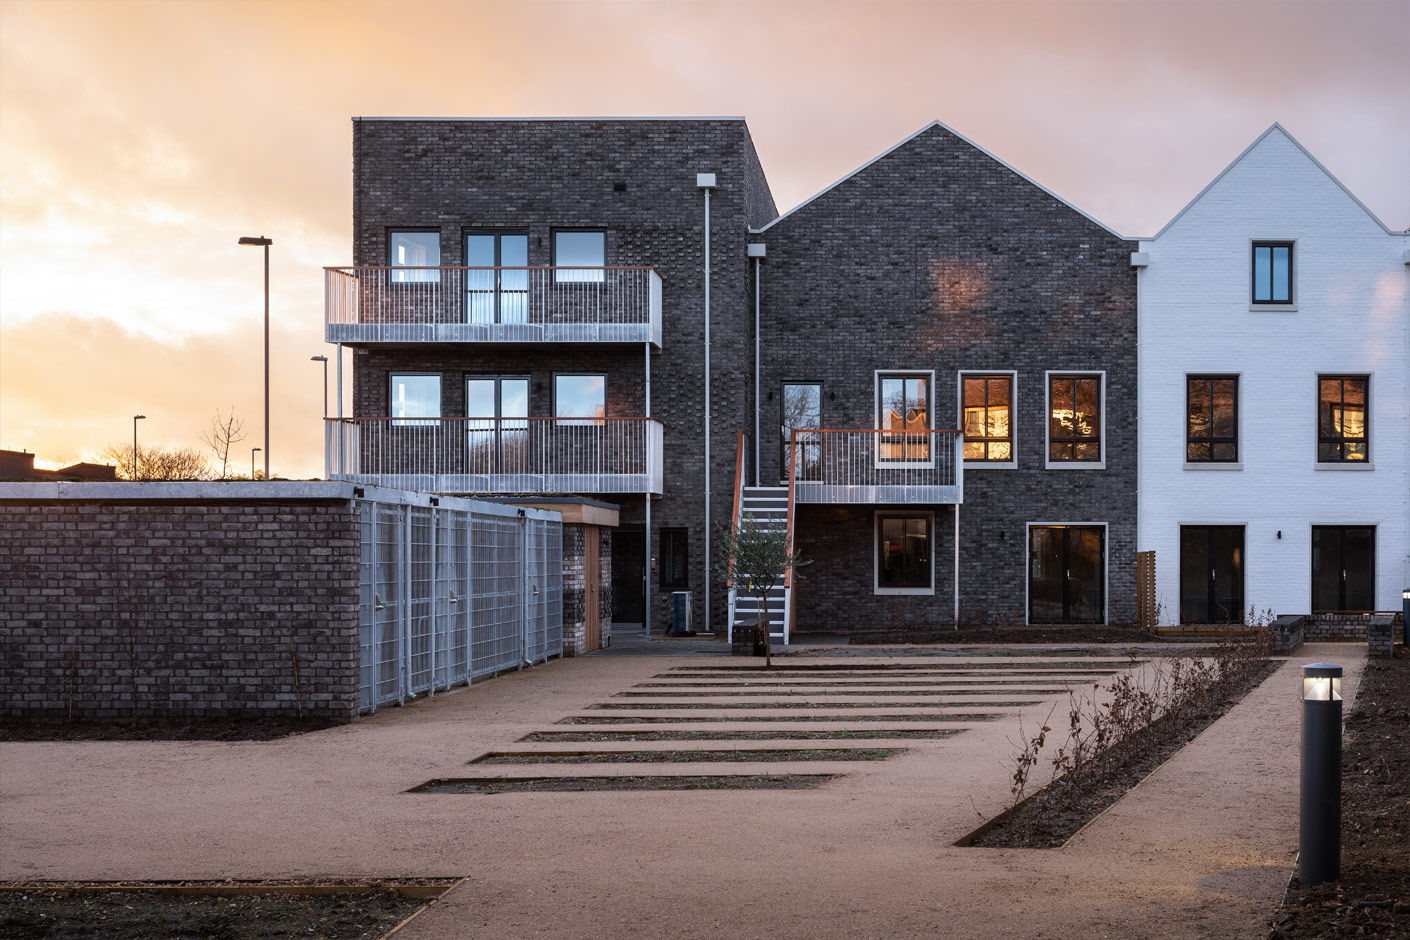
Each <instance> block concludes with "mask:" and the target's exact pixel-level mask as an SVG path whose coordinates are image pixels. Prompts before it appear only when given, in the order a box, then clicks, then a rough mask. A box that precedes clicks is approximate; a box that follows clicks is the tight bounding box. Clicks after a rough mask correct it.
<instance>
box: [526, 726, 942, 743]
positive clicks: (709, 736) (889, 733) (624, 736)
mask: <svg viewBox="0 0 1410 940" xmlns="http://www.w3.org/2000/svg"><path fill="white" fill-rule="evenodd" d="M964 731H965V729H963V728H874V729H873V728H869V729H866V730H861V729H856V728H838V729H836V730H818V731H738V730H736V731H534V732H532V733H530V734H526V735H524V736H523V737H522V738H520V739H519V741H520V742H521V743H529V742H540V743H563V744H589V743H593V742H601V743H617V742H625V741H852V740H859V741H871V740H888V739H890V740H897V741H915V740H935V739H939V738H952V737H954V736H955V735H957V734H964Z"/></svg>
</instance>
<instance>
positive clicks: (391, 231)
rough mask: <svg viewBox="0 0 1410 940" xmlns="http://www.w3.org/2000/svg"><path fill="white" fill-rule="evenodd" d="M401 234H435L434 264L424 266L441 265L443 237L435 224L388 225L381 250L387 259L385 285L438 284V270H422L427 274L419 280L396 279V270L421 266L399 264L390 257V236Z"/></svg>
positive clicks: (396, 286) (439, 277)
mask: <svg viewBox="0 0 1410 940" xmlns="http://www.w3.org/2000/svg"><path fill="white" fill-rule="evenodd" d="M403 234H421V235H432V234H433V235H435V236H436V264H435V265H426V267H436V268H440V267H442V264H441V262H442V261H443V260H444V259H445V250H444V248H445V246H444V245H443V244H442V242H443V241H444V240H445V239H444V238H443V237H442V234H443V233H442V232H441V230H440V228H439V227H437V226H435V225H397V226H391V225H389V226H387V237H386V241H385V244H384V249H385V250H384V252H383V257H384V258H386V259H387V261H386V264H387V285H388V286H389V287H395V288H404V287H414V286H415V285H417V284H439V283H440V281H441V272H440V271H438V270H437V271H424V272H422V273H423V274H426V275H428V276H427V277H425V278H423V279H421V280H414V281H413V280H397V277H396V274H397V271H405V270H406V269H407V268H408V267H410V268H416V267H421V265H399V264H397V263H396V261H395V259H394V258H393V257H392V237H393V236H396V235H403Z"/></svg>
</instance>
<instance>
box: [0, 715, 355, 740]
mask: <svg viewBox="0 0 1410 940" xmlns="http://www.w3.org/2000/svg"><path fill="white" fill-rule="evenodd" d="M338 724H339V722H336V721H330V720H328V719H324V718H139V719H138V720H137V723H136V724H135V725H134V724H132V723H131V722H127V721H73V722H45V721H36V720H34V719H26V718H0V741H272V740H274V739H275V738H283V737H287V736H288V735H291V734H303V733H305V732H308V731H321V730H323V729H324V728H332V727H335V726H337V725H338Z"/></svg>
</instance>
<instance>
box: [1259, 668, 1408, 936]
mask: <svg viewBox="0 0 1410 940" xmlns="http://www.w3.org/2000/svg"><path fill="white" fill-rule="evenodd" d="M1402 649H1403V648H1402ZM1346 727H1347V732H1348V733H1347V742H1346V749H1345V751H1344V752H1343V754H1342V784H1341V786H1342V791H1341V793H1342V796H1341V800H1342V802H1341V812H1342V827H1341V833H1342V835H1341V880H1340V881H1335V882H1331V883H1329V884H1324V885H1317V886H1316V887H1311V888H1309V887H1303V886H1302V885H1300V884H1298V882H1297V881H1296V880H1294V881H1293V883H1292V887H1291V889H1290V890H1289V891H1288V896H1287V900H1286V902H1285V903H1284V907H1283V908H1282V909H1281V910H1279V911H1278V912H1277V914H1276V915H1274V917H1273V922H1272V931H1271V933H1270V934H1269V936H1270V937H1271V938H1273V940H1285V938H1288V940H1311V938H1322V937H1381V938H1390V937H1399V938H1406V937H1410V658H1404V656H1402V658H1399V659H1394V660H1385V659H1373V660H1370V661H1369V662H1367V663H1366V671H1365V672H1363V673H1362V674H1361V685H1360V687H1359V688H1358V689H1357V691H1356V702H1355V710H1354V711H1352V713H1351V714H1350V715H1348V716H1347V721H1346Z"/></svg>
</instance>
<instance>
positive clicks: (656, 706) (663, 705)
mask: <svg viewBox="0 0 1410 940" xmlns="http://www.w3.org/2000/svg"><path fill="white" fill-rule="evenodd" d="M1036 704H1038V700H1036V699H1035V700H1033V701H997V702H712V703H710V704H708V705H706V704H703V703H700V702H599V703H598V704H596V705H589V706H588V708H629V709H631V710H633V711H637V710H644V711H645V710H650V711H656V710H668V709H682V708H689V709H696V710H699V709H705V708H708V709H711V710H713V709H718V708H747V709H754V708H1010V707H1018V706H1020V705H1036ZM847 720H848V721H850V720H851V718H848V719H847Z"/></svg>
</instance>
